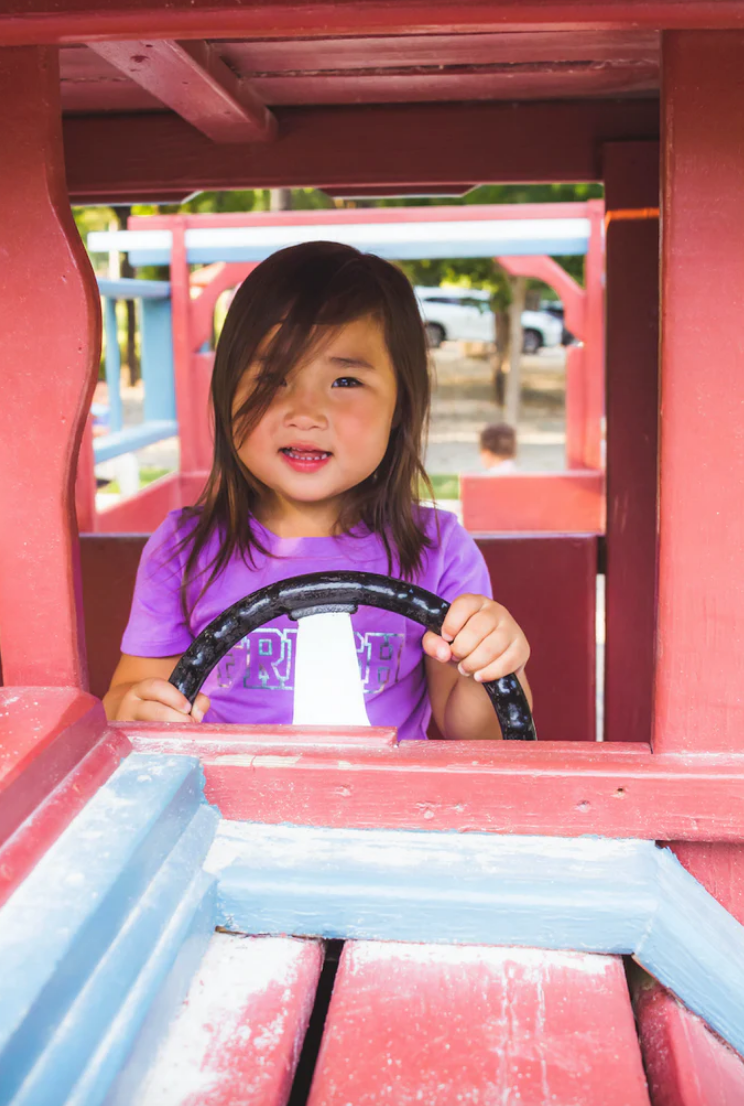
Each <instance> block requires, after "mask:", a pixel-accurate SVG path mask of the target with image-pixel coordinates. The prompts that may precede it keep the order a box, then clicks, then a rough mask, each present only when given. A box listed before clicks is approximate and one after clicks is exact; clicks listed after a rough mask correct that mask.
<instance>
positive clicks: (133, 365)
mask: <svg viewBox="0 0 744 1106" xmlns="http://www.w3.org/2000/svg"><path fill="white" fill-rule="evenodd" d="M114 214H115V215H116V220H117V222H118V224H119V228H120V229H121V230H126V227H127V219H128V218H129V216H130V215H131V214H132V209H131V207H115V208H114ZM120 273H121V276H122V277H126V278H129V279H131V278H132V277H134V269H133V268H132V266H131V265H130V263H129V257H128V256H127V254H122V255H121V264H120ZM124 302H125V305H126V312H127V343H126V362H127V367H128V369H129V385H130V387H131V386H132V385H133V384H136V383H137V381H138V380H139V379H140V376H141V373H140V363H139V358H138V357H137V345H136V334H137V312H136V308H135V302H134V300H125V301H124Z"/></svg>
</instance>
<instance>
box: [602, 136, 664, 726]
mask: <svg viewBox="0 0 744 1106" xmlns="http://www.w3.org/2000/svg"><path fill="white" fill-rule="evenodd" d="M604 164H605V188H606V197H605V198H606V204H607V208H608V210H613V209H614V210H617V209H629V208H630V209H632V208H644V207H658V199H659V149H658V146H657V144H656V143H655V142H646V143H644V142H630V143H612V144H609V145H607V146H606V147H605V152H604ZM606 249H607V579H606V591H605V602H606V607H605V610H606V620H607V635H606V636H607V643H606V648H605V737H606V739H607V740H608V741H650V740H651V716H652V699H653V675H654V674H653V668H654V624H655V616H656V552H657V550H656V511H657V502H656V500H657V496H656V484H657V473H658V420H659V413H658V406H659V403H658V399H659V396H658V393H659V387H658V365H659V354H658V345H659V317H658V312H659V292H658V285H659V223H658V220H655V219H642V220H624V221H622V222H621V221H619V220H615V221H613V222H610V224H609V228H608V231H607V245H606ZM629 688H632V689H633V690H632V693H630V694H629Z"/></svg>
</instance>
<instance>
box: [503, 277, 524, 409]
mask: <svg viewBox="0 0 744 1106" xmlns="http://www.w3.org/2000/svg"><path fill="white" fill-rule="evenodd" d="M509 284H510V285H511V293H512V301H511V304H510V306H509V337H510V341H509V376H508V378H507V382H506V403H505V408H506V410H505V418H506V421H507V422H508V423H509V425H510V426H513V427H515V428H516V426H517V423H518V422H519V407H520V393H521V380H520V369H521V365H522V341H523V338H522V312H523V311H524V301H525V296H526V292H527V278H526V277H522V276H518V277H510V278H509Z"/></svg>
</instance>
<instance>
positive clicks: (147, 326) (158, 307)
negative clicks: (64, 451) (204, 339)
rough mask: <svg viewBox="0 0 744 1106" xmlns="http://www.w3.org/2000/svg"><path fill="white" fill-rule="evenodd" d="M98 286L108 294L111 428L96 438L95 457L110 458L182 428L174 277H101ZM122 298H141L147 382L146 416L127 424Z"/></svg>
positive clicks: (105, 316) (106, 320)
mask: <svg viewBox="0 0 744 1106" xmlns="http://www.w3.org/2000/svg"><path fill="white" fill-rule="evenodd" d="M98 287H99V289H100V292H101V295H102V296H103V298H104V308H103V319H104V326H105V333H106V383H107V385H108V394H109V427H110V433H109V434H105V435H103V436H102V437H100V438H95V439H94V441H93V451H94V454H95V459H96V462H99V461H108V460H110V459H111V458H112V457H118V456H120V455H121V454H122V453H133V452H134V451H135V450H137V449H143V448H144V446H147V445H152V444H153V442H159V441H162V440H163V439H164V438H172V437H174V436H175V435H176V434H177V433H178V422H177V421H176V391H175V381H174V374H173V325H172V320H171V288H170V282H169V281H167V280H131V279H123V278H122V279H121V280H104V279H100V280H99V281H98ZM117 300H139V301H140V339H141V342H140V354H141V364H142V379H143V381H144V385H145V410H144V421H143V422H141V423H138V424H137V425H135V426H127V427H125V426H124V417H123V409H122V401H121V354H120V351H119V338H118V332H117V325H116V303H117Z"/></svg>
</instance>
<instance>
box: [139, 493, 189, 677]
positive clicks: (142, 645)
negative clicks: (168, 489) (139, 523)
mask: <svg viewBox="0 0 744 1106" xmlns="http://www.w3.org/2000/svg"><path fill="white" fill-rule="evenodd" d="M179 514H180V512H173V513H172V514H170V515H168V517H167V518H166V519H165V521H164V522H163V523H162V524H161V526H159V527H158V529H157V530H156V531H155V533H154V534H153V535H152V536H151V537H150V540H149V541H148V542H147V545H146V546H145V548H144V550H143V551H142V559H141V560H140V565H139V569H138V570H137V581H136V583H135V585H134V597H133V599H132V609H131V611H130V614H129V623H128V625H127V628H126V630H125V631H124V636H123V638H122V642H121V650H122V652H123V653H127V654H129V655H130V656H134V657H173V656H176V654H178V653H183V652H185V650H186V649H188V647H189V645H190V644H191V642H192V641H193V640H194V636H193V634H192V633H191V631H190V629H189V627H188V624H187V622H186V617H185V615H184V611H183V604H182V601H181V585H182V581H183V557H182V555H181V553H180V550H179V545H180V541H181V538H182V537H183V531H181V532H179V528H178V516H179Z"/></svg>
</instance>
